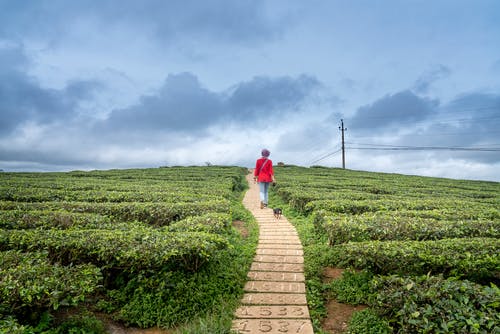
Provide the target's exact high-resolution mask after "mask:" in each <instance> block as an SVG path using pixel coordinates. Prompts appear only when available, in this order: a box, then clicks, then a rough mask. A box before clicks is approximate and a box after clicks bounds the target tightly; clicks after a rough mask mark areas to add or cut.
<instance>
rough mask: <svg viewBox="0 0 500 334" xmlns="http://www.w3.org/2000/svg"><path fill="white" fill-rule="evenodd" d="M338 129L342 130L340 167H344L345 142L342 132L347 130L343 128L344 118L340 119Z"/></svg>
mask: <svg viewBox="0 0 500 334" xmlns="http://www.w3.org/2000/svg"><path fill="white" fill-rule="evenodd" d="M339 130H340V131H342V168H343V169H345V143H344V132H345V131H347V129H346V128H344V120H343V119H341V120H340V126H339Z"/></svg>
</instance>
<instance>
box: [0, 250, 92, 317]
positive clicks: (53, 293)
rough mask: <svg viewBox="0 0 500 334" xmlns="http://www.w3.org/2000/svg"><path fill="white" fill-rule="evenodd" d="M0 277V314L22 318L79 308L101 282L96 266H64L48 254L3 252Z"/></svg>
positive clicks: (0, 258) (0, 262) (0, 260)
mask: <svg viewBox="0 0 500 334" xmlns="http://www.w3.org/2000/svg"><path fill="white" fill-rule="evenodd" d="M0 277H1V278H0V312H1V313H2V314H4V315H9V314H10V315H16V316H18V317H21V318H26V317H33V316H36V315H37V314H42V313H43V311H44V310H46V309H54V310H56V309H58V308H59V307H61V306H73V305H76V304H78V303H79V302H81V301H83V300H84V299H85V297H86V296H88V295H90V294H91V293H93V292H94V291H95V290H96V289H97V288H98V287H99V286H100V283H101V280H102V276H101V272H100V270H99V268H97V267H95V266H93V265H90V264H82V265H76V266H61V265H58V264H52V263H50V261H49V260H48V258H47V253H45V252H36V253H20V252H16V251H5V252H2V253H1V257H0Z"/></svg>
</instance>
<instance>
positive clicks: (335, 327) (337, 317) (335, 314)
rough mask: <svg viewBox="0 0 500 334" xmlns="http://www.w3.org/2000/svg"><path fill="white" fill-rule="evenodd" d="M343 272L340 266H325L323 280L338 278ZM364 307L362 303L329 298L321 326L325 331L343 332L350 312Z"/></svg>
mask: <svg viewBox="0 0 500 334" xmlns="http://www.w3.org/2000/svg"><path fill="white" fill-rule="evenodd" d="M343 272H344V270H343V269H340V268H325V270H324V271H323V282H324V283H328V282H331V281H332V280H335V279H338V278H340V277H342V273H343ZM365 308H366V306H364V305H358V306H353V305H349V304H342V303H339V302H337V301H336V300H330V301H329V302H328V303H327V305H326V309H327V316H326V318H325V319H323V321H322V322H321V328H322V329H323V330H324V331H325V332H327V333H332V334H342V333H345V332H346V330H347V324H348V323H349V320H350V319H351V317H352V314H353V313H354V312H357V311H361V310H363V309H365Z"/></svg>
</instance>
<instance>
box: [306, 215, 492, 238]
mask: <svg viewBox="0 0 500 334" xmlns="http://www.w3.org/2000/svg"><path fill="white" fill-rule="evenodd" d="M318 221H321V223H322V225H321V228H322V230H324V231H326V233H327V234H328V240H329V243H330V245H336V244H341V243H345V242H349V241H370V240H439V239H450V238H465V237H471V238H472V237H486V238H500V221H493V220H475V221H464V220H456V221H447V220H436V219H429V218H420V217H405V216H404V215H401V214H399V213H397V212H377V213H370V214H362V215H326V214H325V213H324V211H323V212H320V213H318V214H317V215H316V222H317V225H319V222H318Z"/></svg>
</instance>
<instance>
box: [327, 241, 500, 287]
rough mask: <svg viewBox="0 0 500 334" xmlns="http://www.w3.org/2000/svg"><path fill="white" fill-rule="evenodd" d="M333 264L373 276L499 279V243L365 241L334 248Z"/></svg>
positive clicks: (481, 280)
mask: <svg viewBox="0 0 500 334" xmlns="http://www.w3.org/2000/svg"><path fill="white" fill-rule="evenodd" d="M333 250H334V252H335V256H334V261H335V262H336V263H335V264H336V265H338V266H340V267H344V268H345V267H353V268H356V269H367V270H370V271H372V272H373V273H376V274H393V273H397V274H403V275H411V274H414V275H419V274H426V273H429V272H430V273H433V274H440V273H442V274H444V275H446V276H455V277H463V278H469V279H472V280H476V281H478V282H484V281H487V280H493V279H494V278H495V277H498V276H499V275H500V273H499V269H500V239H492V238H470V239H444V240H436V241H391V242H381V241H367V242H352V243H346V244H341V245H337V246H334V247H333Z"/></svg>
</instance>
